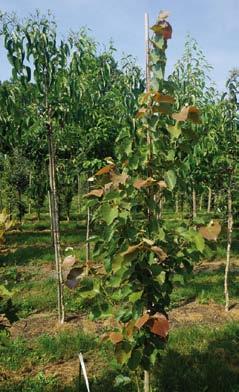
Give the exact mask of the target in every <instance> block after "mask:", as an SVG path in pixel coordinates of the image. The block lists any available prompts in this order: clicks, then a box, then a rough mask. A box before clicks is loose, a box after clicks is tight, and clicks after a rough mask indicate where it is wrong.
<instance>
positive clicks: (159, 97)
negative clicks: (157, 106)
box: [153, 92, 175, 104]
mask: <svg viewBox="0 0 239 392" xmlns="http://www.w3.org/2000/svg"><path fill="white" fill-rule="evenodd" d="M153 99H154V101H156V102H158V103H162V102H163V103H171V104H173V103H174V102H175V98H173V97H171V95H165V94H160V93H159V92H156V93H154V94H153Z"/></svg>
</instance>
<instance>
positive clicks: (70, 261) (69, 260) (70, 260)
mask: <svg viewBox="0 0 239 392" xmlns="http://www.w3.org/2000/svg"><path fill="white" fill-rule="evenodd" d="M75 263H76V258H75V256H72V255H70V256H67V257H65V258H64V260H63V263H62V268H63V269H67V268H71V267H73V265H74V264H75Z"/></svg>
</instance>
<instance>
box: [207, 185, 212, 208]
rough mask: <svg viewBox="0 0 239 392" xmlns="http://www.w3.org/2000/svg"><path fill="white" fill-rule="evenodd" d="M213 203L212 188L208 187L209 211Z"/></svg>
mask: <svg viewBox="0 0 239 392" xmlns="http://www.w3.org/2000/svg"><path fill="white" fill-rule="evenodd" d="M211 205H212V188H210V187H209V188H208V202H207V212H208V213H210V212H211Z"/></svg>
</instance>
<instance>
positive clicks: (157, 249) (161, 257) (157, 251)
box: [151, 246, 168, 262]
mask: <svg viewBox="0 0 239 392" xmlns="http://www.w3.org/2000/svg"><path fill="white" fill-rule="evenodd" d="M151 250H152V252H154V253H155V254H156V255H157V256H158V258H159V261H161V262H163V261H165V260H166V259H167V257H168V255H167V253H165V252H164V251H163V249H161V248H160V247H159V246H152V247H151Z"/></svg>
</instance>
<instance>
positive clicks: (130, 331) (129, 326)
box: [125, 320, 135, 338]
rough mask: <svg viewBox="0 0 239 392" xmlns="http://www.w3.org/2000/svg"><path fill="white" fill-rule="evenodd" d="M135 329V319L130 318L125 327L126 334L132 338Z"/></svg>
mask: <svg viewBox="0 0 239 392" xmlns="http://www.w3.org/2000/svg"><path fill="white" fill-rule="evenodd" d="M134 329H135V321H134V320H130V321H129V322H128V323H127V325H126V327H125V331H126V335H127V336H128V338H131V337H132V336H133V334H134Z"/></svg>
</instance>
